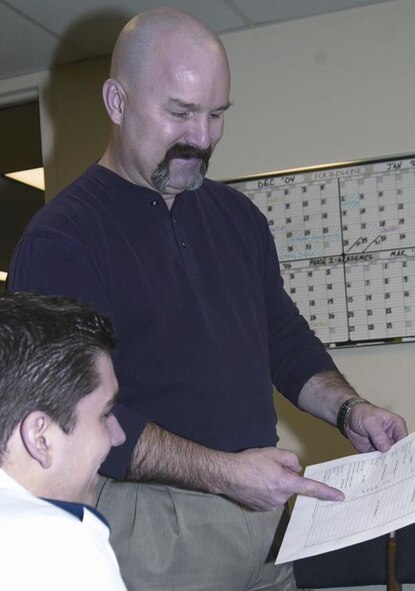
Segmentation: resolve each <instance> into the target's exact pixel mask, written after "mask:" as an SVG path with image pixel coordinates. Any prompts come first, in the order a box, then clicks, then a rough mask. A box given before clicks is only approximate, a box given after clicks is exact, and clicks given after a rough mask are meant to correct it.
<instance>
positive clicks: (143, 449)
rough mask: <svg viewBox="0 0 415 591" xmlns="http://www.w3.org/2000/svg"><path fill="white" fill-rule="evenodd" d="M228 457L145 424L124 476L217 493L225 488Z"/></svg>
mask: <svg viewBox="0 0 415 591" xmlns="http://www.w3.org/2000/svg"><path fill="white" fill-rule="evenodd" d="M232 456H233V454H229V453H225V452H218V451H214V450H211V449H208V448H206V447H204V446H203V445H199V444H197V443H194V442H192V441H188V440H187V439H183V438H182V437H178V436H177V435H174V434H173V433H170V432H168V431H166V430H164V429H162V428H160V427H158V426H157V425H155V424H154V423H149V424H148V425H147V426H146V428H145V429H144V431H143V433H142V435H141V437H140V439H139V441H138V443H137V445H136V447H135V449H134V452H133V455H132V458H131V463H130V467H129V471H128V475H127V476H128V478H131V479H133V480H141V481H144V482H148V481H153V482H164V483H167V484H172V485H176V486H182V487H185V488H190V489H199V490H204V491H208V492H214V493H219V492H223V491H224V490H225V489H226V488H227V479H228V478H229V476H230V474H229V470H230V467H231V463H232Z"/></svg>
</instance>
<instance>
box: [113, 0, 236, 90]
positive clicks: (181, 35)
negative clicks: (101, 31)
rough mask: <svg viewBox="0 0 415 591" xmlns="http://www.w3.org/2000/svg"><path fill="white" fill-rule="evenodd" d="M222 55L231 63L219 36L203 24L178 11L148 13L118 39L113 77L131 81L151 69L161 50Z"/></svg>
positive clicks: (125, 30)
mask: <svg viewBox="0 0 415 591" xmlns="http://www.w3.org/2000/svg"><path fill="white" fill-rule="evenodd" d="M163 49H164V51H165V52H169V51H174V52H177V51H180V49H182V50H183V51H185V52H187V51H200V52H205V51H206V52H208V53H210V52H214V53H215V52H219V53H221V54H222V58H223V59H224V60H226V61H227V57H226V52H225V49H224V47H223V44H222V42H221V40H220V39H219V37H218V36H217V35H216V33H215V32H214V31H212V30H211V29H209V27H207V26H206V25H205V24H204V23H203V22H202V21H200V20H199V19H197V18H195V17H194V16H192V15H190V14H188V13H187V12H183V11H180V10H177V9H174V8H168V7H161V8H155V9H152V10H146V11H144V12H142V13H140V14H138V15H136V16H135V17H133V18H132V19H131V20H130V21H128V23H127V24H126V25H125V26H124V28H123V29H122V31H121V33H120V34H119V36H118V39H117V42H116V44H115V47H114V51H113V54H112V61H111V74H110V75H111V78H116V79H118V80H120V81H121V82H123V83H127V82H129V81H131V79H134V78H136V77H137V76H139V75H140V74H141V73H144V72H145V70H146V68H148V67H151V64H152V62H153V60H154V59H157V56H158V55H159V54H160V51H161V50H163Z"/></svg>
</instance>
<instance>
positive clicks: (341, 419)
mask: <svg viewBox="0 0 415 591" xmlns="http://www.w3.org/2000/svg"><path fill="white" fill-rule="evenodd" d="M362 403H365V404H370V402H369V401H368V400H365V399H364V398H360V396H353V397H352V398H348V399H347V400H345V401H344V402H343V404H342V405H341V407H340V408H339V412H338V414H337V428H338V429H339V431H340V433H341V434H342V435H344V437H347V435H346V427H347V426H348V424H349V415H350V411H351V410H352V408H353V407H354V405H355V404H362Z"/></svg>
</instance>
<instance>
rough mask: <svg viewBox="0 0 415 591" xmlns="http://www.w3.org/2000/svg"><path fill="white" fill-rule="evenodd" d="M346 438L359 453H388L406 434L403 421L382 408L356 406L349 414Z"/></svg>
mask: <svg viewBox="0 0 415 591" xmlns="http://www.w3.org/2000/svg"><path fill="white" fill-rule="evenodd" d="M346 433H347V436H348V438H349V440H350V442H351V444H352V445H353V447H354V448H355V449H356V450H357V451H359V452H369V451H375V450H379V451H382V452H385V451H388V450H389V449H390V448H391V446H392V445H393V444H394V443H396V442H397V441H399V440H400V439H403V438H404V437H406V435H407V434H408V430H407V428H406V423H405V421H404V419H403V418H402V417H401V416H399V415H397V414H395V413H393V412H390V411H388V410H386V409H384V408H380V407H379V406H373V405H371V404H365V403H362V404H356V405H355V406H354V407H353V408H352V409H351V412H350V415H349V421H348V425H347V428H346Z"/></svg>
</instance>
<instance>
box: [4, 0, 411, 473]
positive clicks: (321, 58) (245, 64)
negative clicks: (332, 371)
mask: <svg viewBox="0 0 415 591" xmlns="http://www.w3.org/2000/svg"><path fill="white" fill-rule="evenodd" d="M414 31H415V2H413V0H393V1H392V2H385V3H380V4H378V5H373V6H370V7H367V8H362V9H353V10H349V11H344V12H337V13H333V14H329V15H326V16H321V17H315V18H310V19H304V20H301V21H293V22H289V23H284V24H280V25H273V26H265V27H260V28H258V29H255V30H250V31H244V32H236V33H230V34H227V35H224V36H223V41H224V43H225V46H226V48H227V50H228V52H229V57H230V62H231V68H232V77H233V89H232V100H233V103H234V105H233V107H232V108H231V109H230V111H229V112H228V113H227V115H226V126H225V136H224V139H223V140H222V142H221V144H220V145H219V146H218V148H217V151H216V154H215V157H214V158H213V161H212V165H211V169H210V176H211V177H213V178H219V179H225V178H235V177H238V176H243V175H245V174H254V173H263V172H270V171H274V170H281V169H287V168H291V167H299V166H310V165H314V164H323V163H331V162H339V161H340V162H341V161H349V160H353V159H359V158H370V157H378V156H389V155H393V154H401V153H409V152H415V114H414V104H415V75H414V72H413V69H414V65H413V64H414V63H415V59H414V57H415V36H414ZM107 68H108V60H107V59H106V58H102V59H98V60H91V61H88V62H81V63H79V64H71V65H68V66H62V67H60V68H59V69H58V70H57V71H56V72H55V73H54V74H53V75H49V74H48V73H40V74H37V75H33V76H29V77H22V78H19V79H13V80H9V81H0V101H1V98H2V95H7V96H9V97H10V96H11V93H13V92H15V91H17V90H19V89H20V91H23V90H24V88H25V87H31V88H36V87H37V88H38V90H39V94H40V101H41V125H42V149H43V154H44V161H45V164H46V186H47V194H48V197H50V196H52V195H53V194H54V193H55V191H56V190H57V189H58V188H59V187H60V186H62V185H63V184H66V183H67V182H68V181H69V180H70V179H71V178H73V177H75V176H76V175H77V174H78V173H79V172H80V171H81V170H82V169H83V168H85V167H86V166H87V165H88V164H89V163H90V162H91V161H92V160H93V159H95V158H98V157H99V155H100V153H101V152H102V149H103V147H104V144H105V133H106V129H107V120H106V117H105V114H104V111H103V107H102V104H101V99H100V86H101V84H102V81H103V80H104V78H105V76H106V71H107ZM51 83H52V89H51V92H49V90H50V84H51ZM25 85H26V86H25ZM22 89H23V90H22ZM333 357H334V358H335V360H336V362H337V363H338V365H339V368H340V370H341V371H342V372H343V373H345V375H346V376H347V377H348V378H349V380H350V381H351V383H352V384H353V385H354V386H355V387H356V388H357V389H358V391H359V392H360V393H361V394H362V395H363V396H367V397H369V398H370V399H371V400H373V401H374V402H377V403H379V404H382V405H385V406H387V407H388V408H391V409H392V410H395V411H397V412H400V413H401V414H403V415H404V416H406V418H407V420H408V425H409V427H410V429H411V430H413V429H415V405H414V404H413V403H412V399H413V387H414V386H413V384H414V382H415V343H407V344H404V345H385V346H373V347H358V348H351V349H342V350H335V351H333ZM278 405H279V407H280V409H281V411H282V412H281V414H282V416H283V418H282V419H281V425H280V433H281V437H282V445H283V446H285V447H290V448H293V449H295V450H296V451H298V453H299V454H300V456H301V458H302V460H303V462H305V463H312V462H317V461H321V460H323V459H329V458H331V457H334V456H336V455H339V454H344V453H348V452H349V451H350V448H349V447H348V445H347V442H346V441H345V440H343V439H342V438H341V437H340V435H338V434H337V432H336V431H335V430H334V429H332V428H331V427H326V426H325V425H322V424H321V423H320V422H318V421H316V420H314V419H312V418H309V417H306V415H304V414H303V413H300V412H298V411H295V410H293V409H292V408H291V407H290V405H288V404H287V403H286V402H285V401H283V400H281V401H279V402H278Z"/></svg>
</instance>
